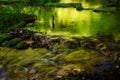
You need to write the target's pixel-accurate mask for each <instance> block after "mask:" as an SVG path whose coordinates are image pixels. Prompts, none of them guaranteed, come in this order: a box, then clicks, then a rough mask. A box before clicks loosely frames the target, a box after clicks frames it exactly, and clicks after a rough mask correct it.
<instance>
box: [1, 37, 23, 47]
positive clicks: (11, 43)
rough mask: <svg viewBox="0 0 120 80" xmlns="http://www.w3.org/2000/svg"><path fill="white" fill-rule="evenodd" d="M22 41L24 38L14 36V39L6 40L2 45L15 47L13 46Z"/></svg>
mask: <svg viewBox="0 0 120 80" xmlns="http://www.w3.org/2000/svg"><path fill="white" fill-rule="evenodd" d="M21 41H22V39H21V38H14V39H12V40H10V41H5V42H4V43H3V44H2V46H4V47H13V46H15V45H17V44H18V43H19V42H21Z"/></svg>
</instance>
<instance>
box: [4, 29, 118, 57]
mask: <svg viewBox="0 0 120 80" xmlns="http://www.w3.org/2000/svg"><path fill="white" fill-rule="evenodd" d="M8 35H9V36H11V37H10V38H8V40H11V43H13V42H14V43H15V42H16V43H20V44H19V45H18V46H19V47H20V49H25V48H28V47H32V48H46V49H48V50H50V51H52V52H53V53H56V54H59V53H60V52H61V51H62V50H64V49H76V48H83V49H91V50H95V51H97V52H98V53H102V54H104V55H109V54H111V53H119V51H120V46H119V44H120V41H119V40H115V39H114V38H113V37H112V36H110V35H104V36H96V37H93V36H92V37H81V38H79V37H71V38H68V37H64V36H60V35H48V34H46V33H45V32H34V31H30V30H27V29H20V28H18V29H15V30H11V31H9V32H8ZM16 38H17V41H16ZM12 39H15V40H12ZM3 44H5V43H3ZM8 47H12V46H8ZM19 47H17V48H18V49H19Z"/></svg>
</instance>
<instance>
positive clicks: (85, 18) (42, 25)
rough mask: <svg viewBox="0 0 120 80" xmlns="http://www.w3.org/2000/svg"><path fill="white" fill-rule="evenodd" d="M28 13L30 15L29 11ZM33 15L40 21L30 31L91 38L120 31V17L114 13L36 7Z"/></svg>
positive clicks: (94, 6)
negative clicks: (94, 35)
mask: <svg viewBox="0 0 120 80" xmlns="http://www.w3.org/2000/svg"><path fill="white" fill-rule="evenodd" d="M83 3H84V2H83ZM86 4H88V3H86ZM89 6H90V5H89ZM99 6H100V5H99V4H98V5H93V6H91V7H92V8H96V7H99ZM26 9H28V8H26ZM25 11H27V10H25ZM26 13H29V11H27V12H26ZM33 13H34V14H35V15H37V17H38V20H37V21H36V23H34V27H31V28H29V29H32V30H35V31H45V32H47V33H60V34H63V35H64V34H66V35H68V34H72V35H75V34H77V35H81V36H89V35H91V34H92V35H93V34H97V33H103V34H105V33H116V32H119V30H120V29H119V28H118V26H119V25H120V23H119V20H118V19H119V18H120V16H119V15H116V14H112V13H101V12H100V13H96V12H93V11H92V10H83V11H77V10H76V8H52V7H47V8H45V7H36V8H34V9H33ZM53 16H54V22H55V30H54V32H53V31H52V17H53Z"/></svg>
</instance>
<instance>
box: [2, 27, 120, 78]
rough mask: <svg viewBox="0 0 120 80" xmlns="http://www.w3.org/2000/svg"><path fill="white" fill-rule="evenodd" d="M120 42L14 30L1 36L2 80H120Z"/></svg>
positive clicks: (110, 39)
mask: <svg viewBox="0 0 120 80" xmlns="http://www.w3.org/2000/svg"><path fill="white" fill-rule="evenodd" d="M119 44H120V40H119V39H117V40H116V39H115V38H114V37H113V36H110V35H104V36H94V37H93V36H91V37H66V36H61V35H49V34H47V33H44V32H34V31H30V30H27V29H22V28H18V29H14V30H11V31H9V32H7V33H4V34H3V33H1V35H0V46H1V47H0V79H1V80H82V79H83V80H88V79H89V80H94V79H97V80H114V79H115V78H116V80H119V75H120V73H119V72H120V68H119V66H120V46H119Z"/></svg>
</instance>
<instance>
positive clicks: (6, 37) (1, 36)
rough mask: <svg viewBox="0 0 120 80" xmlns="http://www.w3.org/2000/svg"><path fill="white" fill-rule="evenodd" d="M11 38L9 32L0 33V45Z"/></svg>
mask: <svg viewBox="0 0 120 80" xmlns="http://www.w3.org/2000/svg"><path fill="white" fill-rule="evenodd" d="M11 38H12V36H11V35H9V34H0V45H1V44H2V43H3V42H4V41H6V40H10V39H11Z"/></svg>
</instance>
